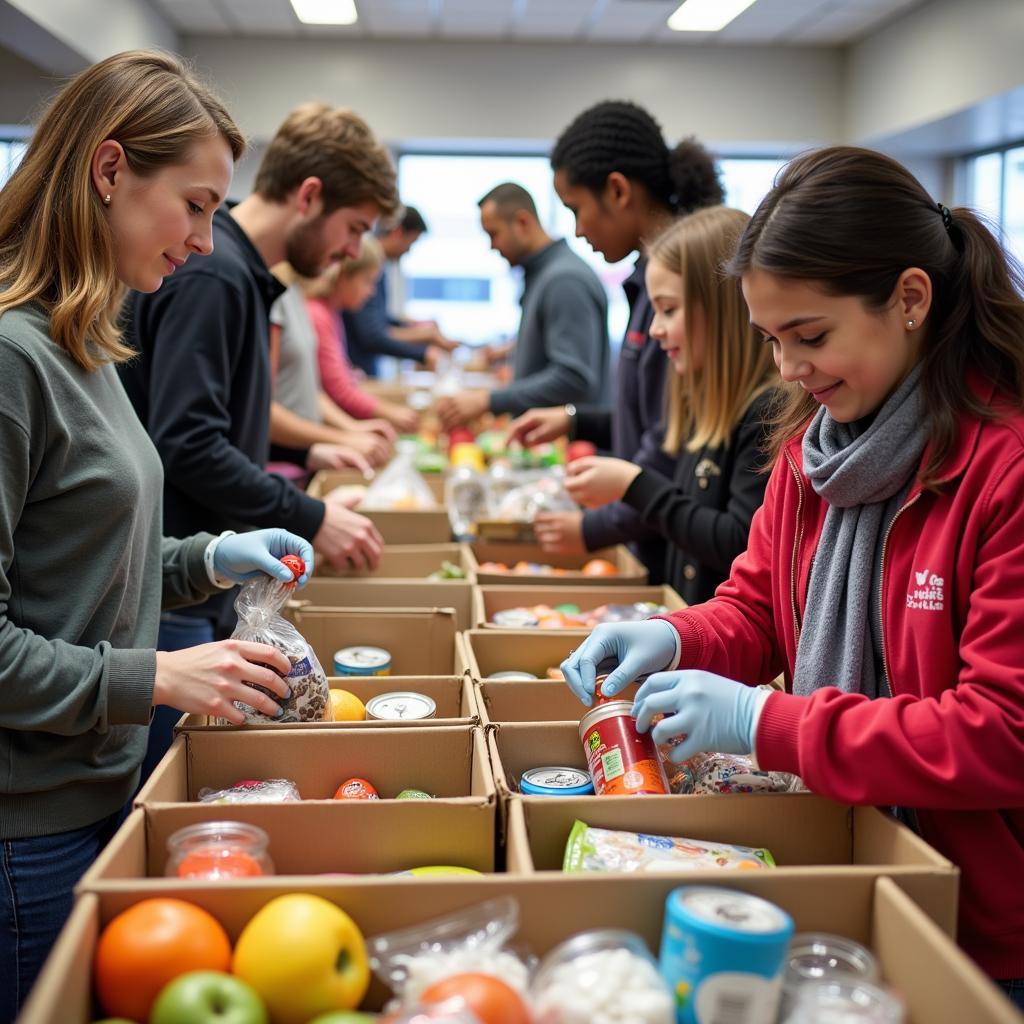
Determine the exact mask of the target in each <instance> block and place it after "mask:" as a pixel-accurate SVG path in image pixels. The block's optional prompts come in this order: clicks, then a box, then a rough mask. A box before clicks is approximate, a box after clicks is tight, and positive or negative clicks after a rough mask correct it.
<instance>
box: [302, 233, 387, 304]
mask: <svg viewBox="0 0 1024 1024" xmlns="http://www.w3.org/2000/svg"><path fill="white" fill-rule="evenodd" d="M383 265H384V247H383V246H382V245H381V244H380V242H379V241H378V240H377V239H376V238H374V236H373V235H363V237H362V240H361V241H360V243H359V255H358V256H346V257H345V258H344V259H343V260H338V261H336V262H334V263H332V264H331V265H330V266H329V267H328V268H327V269H326V270H325V271H324V272H323V273H322V274H321V275H320V276H319V277H304V278H299V284H300V286H301V288H302V290H303V291H304V292H305V293H306V295H307V296H308V297H309V298H311V299H326V298H328V297H329V296H330V295H331V293H332V292H333V291H334V289H335V288H336V287H337V285H338V281H339V279H341V278H343V277H346V278H347V277H355V276H356V274H359V273H362V271H364V270H379V269H380V268H381V267H382V266H383ZM293 273H294V272H293Z"/></svg>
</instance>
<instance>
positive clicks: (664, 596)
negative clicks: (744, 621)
mask: <svg viewBox="0 0 1024 1024" xmlns="http://www.w3.org/2000/svg"><path fill="white" fill-rule="evenodd" d="M639 601H644V602H650V603H652V604H658V605H664V606H665V608H666V609H667V610H668V611H670V612H674V611H678V610H679V609H680V608H685V607H686V602H685V601H683V599H682V598H681V597H680V596H679V595H678V594H677V593H676V592H675V591H674V590H673V589H672V588H671V587H669V586H664V585H663V586H660V587H576V586H573V587H566V586H561V587H554V586H552V587H538V588H537V589H536V590H533V589H529V590H528V589H527V588H526V587H522V586H518V587H517V586H514V585H505V586H497V585H495V586H492V585H488V586H478V587H477V588H476V591H475V593H474V596H473V619H474V622H473V625H474V626H476V627H477V628H478V629H503V628H505V629H507V628H509V627H502V626H499V625H497V623H495V622H494V621H493V619H494V614H495V612H501V611H505V610H506V609H508V608H524V607H525V608H530V607H532V606H533V605H537V604H546V605H550V606H551V607H552V608H554V607H555V606H556V605H560V604H574V605H577V606H578V607H579V609H580V611H581V612H588V611H592V610H593V609H594V608H600V607H601V606H602V605H606V604H636V603H637V602H639ZM532 628H536V627H532ZM587 628H589V627H587Z"/></svg>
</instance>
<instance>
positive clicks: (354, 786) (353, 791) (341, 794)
mask: <svg viewBox="0 0 1024 1024" xmlns="http://www.w3.org/2000/svg"><path fill="white" fill-rule="evenodd" d="M334 799H335V800H379V799H380V797H379V796H378V795H377V790H375V789H374V788H373V786H371V785H370V783H369V782H367V781H366V779H359V778H355V779H346V780H345V781H344V782H343V783H342V784H341V785H340V786H339V787H338V788H337V789H336V790H335V791H334Z"/></svg>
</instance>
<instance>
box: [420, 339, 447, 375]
mask: <svg viewBox="0 0 1024 1024" xmlns="http://www.w3.org/2000/svg"><path fill="white" fill-rule="evenodd" d="M444 358H445V351H444V349H443V348H441V347H440V346H438V345H428V346H427V347H426V348H425V349H424V350H423V365H424V367H425V368H426V369H428V370H436V369H437V367H438V365H439V364H440V362H441V360H442V359H444Z"/></svg>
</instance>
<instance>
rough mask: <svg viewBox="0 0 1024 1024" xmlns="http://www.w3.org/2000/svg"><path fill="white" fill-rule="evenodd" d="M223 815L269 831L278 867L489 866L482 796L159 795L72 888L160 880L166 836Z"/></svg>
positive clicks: (283, 870) (281, 871)
mask: <svg viewBox="0 0 1024 1024" xmlns="http://www.w3.org/2000/svg"><path fill="white" fill-rule="evenodd" d="M225 820H228V821H241V822H245V823H247V824H250V825H258V826H259V827H260V828H262V829H263V830H264V831H265V832H266V833H267V835H268V836H269V837H270V843H269V844H268V852H269V854H270V857H271V859H272V860H273V862H274V874H275V875H320V874H325V873H342V874H355V875H366V874H377V875H391V874H394V873H396V872H398V871H408V870H409V869H410V868H417V867H427V866H430V865H451V866H456V867H464V868H470V869H472V870H473V871H482V872H486V873H489V872H493V871H494V802H493V801H489V800H486V799H482V798H481V799H478V800H429V801H428V800H388V801H372V800H340V801H333V802H331V803H320V802H313V803H300V804H295V803H291V804H234V805H231V806H224V805H221V804H215V805H211V804H164V805H155V806H150V807H137V808H136V809H135V810H134V811H132V813H131V814H130V815H129V817H128V819H127V820H126V821H125V823H124V824H123V825H122V826H121V828H120V829H118V831H117V834H116V835H115V836H114V838H113V839H112V840H111V841H110V843H109V844H108V845H107V847H106V849H105V850H104V851H103V852H102V853H101V854H100V856H99V857H98V858H97V860H96V862H95V863H94V864H93V865H92V867H90V868H89V870H88V871H87V872H86V873H85V874H84V875H83V876H82V879H81V881H80V882H79V883H78V885H77V887H76V891H77V892H80V893H81V892H87V891H93V890H95V889H97V888H103V887H104V886H105V885H106V884H107V883H109V882H124V881H141V880H144V879H154V880H155V879H162V878H164V872H165V870H166V868H167V861H168V849H167V840H168V839H170V837H171V836H172V835H173V834H174V833H175V832H177V831H178V829H181V828H186V827H188V826H190V825H198V824H200V823H201V822H205V821H225ZM231 884H234V883H231Z"/></svg>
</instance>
